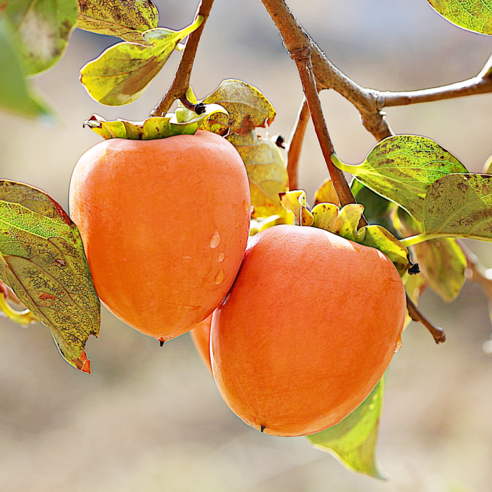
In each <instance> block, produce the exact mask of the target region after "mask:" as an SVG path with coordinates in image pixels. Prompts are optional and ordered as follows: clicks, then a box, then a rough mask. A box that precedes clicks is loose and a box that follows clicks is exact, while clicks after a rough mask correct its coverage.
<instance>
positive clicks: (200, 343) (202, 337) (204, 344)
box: [190, 313, 213, 372]
mask: <svg viewBox="0 0 492 492" xmlns="http://www.w3.org/2000/svg"><path fill="white" fill-rule="evenodd" d="M212 316H213V313H212V314H211V315H210V316H209V317H208V318H207V319H205V320H203V321H202V322H201V323H198V324H197V325H196V326H195V328H193V330H191V331H190V335H191V339H192V340H193V344H194V345H195V348H196V350H197V352H198V353H199V354H200V357H201V358H202V360H203V362H204V363H205V365H206V366H207V367H208V368H209V370H210V372H212V363H211V362H210V325H211V324H212Z"/></svg>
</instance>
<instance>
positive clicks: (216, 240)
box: [210, 230, 220, 249]
mask: <svg viewBox="0 0 492 492" xmlns="http://www.w3.org/2000/svg"><path fill="white" fill-rule="evenodd" d="M219 244H220V235H219V231H217V230H216V231H215V232H214V233H213V234H212V236H211V237H210V247H211V248H212V249H215V248H216V247H217V246H218V245H219Z"/></svg>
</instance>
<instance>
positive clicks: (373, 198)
mask: <svg viewBox="0 0 492 492" xmlns="http://www.w3.org/2000/svg"><path fill="white" fill-rule="evenodd" d="M350 189H351V191H352V194H353V195H354V198H355V199H356V200H357V203H362V205H364V217H365V218H366V220H367V222H369V224H371V225H380V226H383V227H384V228H385V229H388V231H390V232H391V234H393V236H396V237H398V231H397V230H396V229H395V226H394V224H393V219H392V217H393V214H394V212H395V210H396V208H397V207H396V206H395V204H394V203H392V202H390V201H389V200H386V198H383V197H382V196H381V195H378V194H377V193H374V191H372V190H370V189H369V188H368V187H367V186H364V185H363V184H362V183H361V182H360V181H357V180H356V179H353V180H352V183H350Z"/></svg>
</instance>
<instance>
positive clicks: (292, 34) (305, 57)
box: [262, 0, 490, 343]
mask: <svg viewBox="0 0 492 492" xmlns="http://www.w3.org/2000/svg"><path fill="white" fill-rule="evenodd" d="M262 3H263V5H264V6H265V8H266V9H267V11H268V13H269V14H270V16H271V18H272V20H273V22H274V23H275V25H276V27H277V29H278V31H279V32H280V35H281V36H282V40H283V42H284V45H285V47H286V49H287V51H288V52H289V54H290V56H291V58H292V59H293V60H294V61H295V63H296V65H297V69H298V71H299V76H300V78H301V82H302V87H303V90H304V94H305V97H306V101H307V105H308V108H309V111H310V112H311V118H312V120H313V124H314V128H315V131H316V135H317V137H318V140H319V143H320V147H321V150H322V152H323V156H324V158H325V161H326V165H327V167H328V171H329V173H330V176H331V179H332V181H333V186H334V188H335V191H336V192H337V195H338V198H339V199H340V203H341V205H342V206H343V205H347V204H349V203H356V201H355V199H354V196H353V194H352V192H351V190H350V187H349V186H348V183H347V180H346V179H345V176H344V174H343V172H342V171H340V170H339V169H338V168H337V167H335V166H334V165H333V163H332V162H331V155H332V154H334V153H335V150H334V147H333V143H332V141H331V138H330V135H329V132H328V128H327V126H326V122H325V119H324V116H323V110H322V108H321V102H320V100H319V94H318V93H319V90H320V89H323V88H333V89H335V90H336V91H337V92H339V93H340V94H341V95H343V96H344V97H346V98H347V99H348V100H349V101H350V102H351V103H352V104H353V105H354V106H355V107H356V108H357V109H358V110H359V112H360V114H361V117H362V121H363V123H364V126H365V127H366V129H367V130H369V131H370V132H371V133H372V134H373V135H374V137H375V138H376V139H377V140H378V141H379V140H382V139H383V138H386V137H388V136H391V135H393V132H392V130H391V128H390V126H389V125H388V123H387V122H386V120H385V118H384V115H383V114H382V113H381V111H380V109H378V107H377V103H376V101H377V98H375V97H374V91H369V90H367V89H364V88H362V87H360V86H359V85H357V84H356V83H355V82H353V81H352V80H350V79H349V78H348V77H346V76H345V75H344V74H342V72H340V71H339V70H338V69H337V68H336V67H335V66H334V65H333V64H332V63H331V62H330V61H329V60H328V59H327V58H326V57H325V55H324V54H323V53H322V52H321V50H320V49H319V48H318V46H317V45H316V44H315V43H314V41H313V40H312V39H311V37H310V36H309V34H308V33H307V32H306V31H305V30H304V29H303V28H302V26H301V25H300V24H299V23H298V22H297V19H296V18H295V17H294V15H293V13H292V12H291V11H290V9H289V7H288V6H287V4H286V3H285V1H284V0H262ZM484 70H485V69H484ZM489 71H490V70H489ZM364 225H367V221H366V219H365V218H364V217H362V218H361V221H360V226H361V227H363V226H364ZM407 308H408V312H409V315H410V317H411V318H412V320H414V321H419V322H421V323H422V324H423V325H424V326H425V327H426V328H427V329H428V330H429V332H430V333H431V334H432V336H433V337H434V340H435V341H436V343H440V342H444V341H445V340H446V335H445V333H444V331H443V330H442V329H441V328H439V327H436V326H434V325H433V324H432V323H431V322H430V321H429V320H428V319H427V318H426V317H425V316H424V315H423V314H422V313H421V312H420V311H419V310H418V308H417V306H416V305H415V303H414V302H413V301H412V300H411V299H410V297H409V296H408V295H407Z"/></svg>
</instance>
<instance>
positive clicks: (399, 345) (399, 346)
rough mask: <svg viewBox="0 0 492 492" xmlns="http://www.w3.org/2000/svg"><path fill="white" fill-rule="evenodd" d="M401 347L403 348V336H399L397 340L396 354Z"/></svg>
mask: <svg viewBox="0 0 492 492" xmlns="http://www.w3.org/2000/svg"><path fill="white" fill-rule="evenodd" d="M400 349H401V338H399V339H398V341H397V342H396V347H395V354H396V353H397V352H399V351H400Z"/></svg>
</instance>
